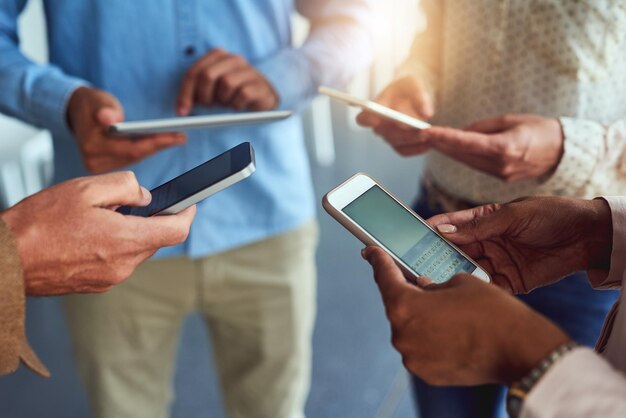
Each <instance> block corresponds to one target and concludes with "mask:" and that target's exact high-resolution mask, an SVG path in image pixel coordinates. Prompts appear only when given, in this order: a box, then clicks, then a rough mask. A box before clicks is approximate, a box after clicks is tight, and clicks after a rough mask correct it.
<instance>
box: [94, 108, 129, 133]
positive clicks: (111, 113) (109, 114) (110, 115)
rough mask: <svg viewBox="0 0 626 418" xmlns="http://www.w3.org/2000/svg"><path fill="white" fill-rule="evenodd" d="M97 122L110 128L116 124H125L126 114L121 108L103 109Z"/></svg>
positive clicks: (97, 117)
mask: <svg viewBox="0 0 626 418" xmlns="http://www.w3.org/2000/svg"><path fill="white" fill-rule="evenodd" d="M96 122H98V124H100V125H101V126H103V127H105V128H108V127H109V126H110V125H113V124H115V123H120V122H124V112H123V111H122V109H121V108H113V107H108V106H107V107H103V108H100V110H98V113H97V114H96Z"/></svg>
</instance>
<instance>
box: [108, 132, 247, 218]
mask: <svg viewBox="0 0 626 418" xmlns="http://www.w3.org/2000/svg"><path fill="white" fill-rule="evenodd" d="M251 162H252V148H251V146H250V143H248V142H245V143H243V144H240V145H238V146H236V147H234V148H232V149H230V150H228V151H226V152H225V153H223V154H220V155H218V156H217V157H215V158H213V159H212V160H209V161H207V162H206V163H204V164H201V165H199V166H197V167H196V168H193V169H191V170H189V171H187V172H186V173H184V174H182V175H180V176H178V177H176V178H175V179H173V180H170V181H168V182H167V183H164V184H162V185H160V186H158V187H156V188H154V189H152V190H150V193H151V194H152V201H151V202H150V204H149V205H148V206H145V207H130V206H123V207H121V208H119V209H118V212H120V213H123V214H124V215H134V216H143V217H148V216H153V215H155V214H157V213H159V212H162V211H163V210H165V209H168V208H170V207H172V206H174V205H176V204H177V203H179V202H182V201H183V200H185V199H187V198H189V197H191V196H193V195H195V194H197V193H200V192H201V191H203V190H204V189H206V188H208V187H210V186H212V185H214V184H216V183H219V182H220V181H222V180H224V179H226V178H228V177H230V176H232V175H233V174H235V173H237V172H239V171H241V170H243V169H245V168H246V167H248V165H249V164H250V163H251Z"/></svg>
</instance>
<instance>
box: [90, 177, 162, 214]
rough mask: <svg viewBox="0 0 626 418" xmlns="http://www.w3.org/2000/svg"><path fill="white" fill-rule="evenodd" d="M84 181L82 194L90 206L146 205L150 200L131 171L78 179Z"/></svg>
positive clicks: (147, 192)
mask: <svg viewBox="0 0 626 418" xmlns="http://www.w3.org/2000/svg"><path fill="white" fill-rule="evenodd" d="M80 180H81V181H82V182H84V183H86V186H87V187H83V190H84V192H83V196H84V197H85V199H86V201H87V203H88V204H89V205H91V206H97V207H104V208H110V207H114V206H122V205H130V206H146V205H148V204H149V203H150V201H151V200H152V196H151V194H150V192H149V191H148V190H146V189H145V188H144V187H142V186H140V185H139V182H138V181H137V177H135V174H134V173H133V172H132V171H126V172H116V173H110V174H103V175H100V176H93V177H85V178H83V179H80Z"/></svg>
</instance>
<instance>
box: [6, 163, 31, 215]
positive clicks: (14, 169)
mask: <svg viewBox="0 0 626 418" xmlns="http://www.w3.org/2000/svg"><path fill="white" fill-rule="evenodd" d="M24 196H26V189H25V188H24V182H23V181H22V171H21V170H20V165H19V163H18V162H17V161H11V160H8V161H4V162H2V163H0V209H6V208H8V207H10V206H13V205H14V204H16V203H17V202H19V201H20V200H22V199H23V198H24Z"/></svg>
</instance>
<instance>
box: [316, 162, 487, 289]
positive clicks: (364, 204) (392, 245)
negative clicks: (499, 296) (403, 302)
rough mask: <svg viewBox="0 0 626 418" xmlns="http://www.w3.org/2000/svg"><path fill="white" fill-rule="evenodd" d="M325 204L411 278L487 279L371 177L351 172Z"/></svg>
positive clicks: (435, 279) (483, 272)
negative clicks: (466, 275)
mask: <svg viewBox="0 0 626 418" xmlns="http://www.w3.org/2000/svg"><path fill="white" fill-rule="evenodd" d="M323 206H324V209H326V211H327V212H328V213H329V214H330V215H331V216H332V217H333V218H335V219H336V220H337V221H338V222H339V223H340V224H342V225H343V226H344V227H345V228H346V229H348V231H350V232H351V233H353V234H354V235H355V236H356V237H357V238H358V239H359V240H361V242H363V243H364V244H365V245H375V246H377V247H380V248H382V249H383V250H385V251H386V252H387V253H388V254H389V255H391V257H393V259H394V260H395V261H396V263H397V264H398V266H399V267H400V268H401V269H402V270H403V271H404V273H405V276H406V277H407V278H409V279H410V281H412V282H413V283H415V282H416V278H418V277H420V276H426V277H429V278H430V279H432V280H433V281H434V282H435V283H443V282H446V281H448V280H449V279H451V278H452V277H453V276H454V275H455V274H457V273H462V272H465V273H470V274H473V275H474V276H476V277H478V278H480V279H482V280H484V281H486V282H490V281H491V279H490V277H489V275H488V274H487V272H485V271H484V270H483V269H482V268H481V267H479V266H478V264H476V262H474V261H473V260H471V259H470V258H469V257H468V256H467V255H465V254H464V253H463V252H462V251H461V250H460V249H458V248H457V247H456V246H454V244H452V243H451V242H449V241H447V240H446V239H445V238H443V237H442V236H441V235H439V234H438V233H437V232H436V231H435V230H434V229H432V228H431V227H430V226H428V224H427V223H426V222H425V221H424V220H423V219H422V218H420V217H419V215H417V214H416V213H415V212H413V211H412V210H411V209H410V208H409V207H407V206H406V205H405V204H403V203H402V202H401V201H400V200H399V199H398V198H396V197H395V196H394V195H393V194H392V193H390V192H389V191H387V190H386V189H385V188H384V187H383V186H382V185H380V184H379V183H377V182H376V181H375V180H374V179H372V178H371V177H370V176H368V175H366V174H362V173H358V174H355V175H354V176H352V177H350V178H349V179H348V180H346V181H345V182H343V183H342V184H340V185H339V186H338V187H336V188H335V189H333V190H332V191H330V192H329V193H328V194H326V196H324V200H323Z"/></svg>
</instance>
